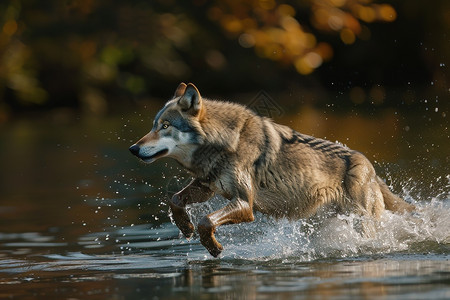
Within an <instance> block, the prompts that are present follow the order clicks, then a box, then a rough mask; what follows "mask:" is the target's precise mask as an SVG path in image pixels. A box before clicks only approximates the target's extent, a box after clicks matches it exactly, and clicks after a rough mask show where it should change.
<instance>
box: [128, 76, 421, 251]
mask: <svg viewBox="0 0 450 300" xmlns="http://www.w3.org/2000/svg"><path fill="white" fill-rule="evenodd" d="M129 150H130V151H131V153H132V154H134V155H135V156H137V157H138V158H139V159H141V160H142V161H143V162H145V163H152V162H154V161H155V160H157V159H160V158H162V157H171V158H174V159H175V160H177V161H178V162H179V163H180V164H181V165H182V166H183V167H184V168H186V169H187V170H188V171H189V172H190V173H191V174H192V176H193V178H194V179H193V180H192V182H190V184H189V185H188V186H186V187H185V188H183V189H182V190H181V191H179V192H177V193H176V194H174V195H173V197H172V198H171V199H170V200H169V206H170V209H171V210H172V215H173V220H174V221H175V224H176V225H177V227H178V228H179V229H180V230H181V232H182V233H183V234H184V236H185V237H186V238H190V237H192V235H193V233H194V230H195V228H194V225H193V224H192V222H191V220H190V218H189V215H188V214H187V212H186V206H187V205H189V204H192V203H199V202H205V201H207V200H208V199H210V198H212V197H213V196H214V195H215V194H217V195H221V196H223V197H225V198H226V199H228V200H229V203H228V204H227V205H226V206H225V207H223V208H222V209H219V210H217V211H214V212H212V213H210V214H209V215H207V216H204V217H202V218H201V219H200V221H199V222H198V224H197V231H198V234H199V237H200V242H201V243H202V245H203V246H204V247H205V248H206V249H207V250H208V251H209V253H210V254H211V255H212V256H214V257H217V256H218V255H219V254H220V253H221V252H222V251H223V247H222V245H221V244H220V243H219V242H218V241H217V240H216V238H215V236H214V233H215V230H216V228H217V227H218V226H220V225H225V224H237V223H241V222H252V221H253V220H254V212H255V211H258V212H261V213H263V214H267V215H269V216H273V217H275V218H288V219H299V218H308V217H311V216H314V215H315V214H316V213H317V212H318V211H319V209H321V208H324V207H332V208H333V209H334V210H336V212H343V213H356V214H358V215H361V216H367V217H370V218H371V219H378V218H379V217H380V215H381V214H382V213H383V211H384V210H385V209H388V210H392V211H397V212H405V211H412V210H413V209H414V206H413V205H411V204H409V203H407V202H406V201H404V200H403V199H401V198H400V197H398V196H396V195H395V194H393V193H392V192H391V191H390V190H389V188H388V186H387V185H386V183H385V182H384V181H383V180H382V179H381V178H380V177H378V176H377V175H376V174H375V170H374V167H373V166H372V164H371V163H370V162H369V160H368V159H367V158H366V157H365V156H364V155H363V154H361V153H359V152H357V151H354V150H351V149H349V148H347V147H345V146H344V145H342V144H339V143H334V142H330V141H327V140H324V139H320V138H316V137H312V136H309V135H305V134H301V133H299V132H297V131H295V130H293V129H291V128H289V127H287V126H284V125H280V124H277V123H275V122H273V121H272V120H271V119H269V118H266V117H263V116H259V115H257V114H256V113H255V112H253V111H252V110H250V109H249V108H247V107H245V106H243V105H240V104H237V103H231V102H223V101H215V100H208V99H206V98H203V97H202V96H201V95H200V92H199V90H198V89H197V87H195V85H193V84H192V83H189V84H187V85H186V84H185V83H181V84H180V85H179V86H178V88H177V89H176V91H175V94H174V96H173V98H172V99H171V100H169V101H168V102H167V103H166V104H165V105H164V107H163V108H162V109H161V110H160V111H159V112H158V113H157V114H156V116H155V119H154V122H153V127H152V129H151V131H150V132H149V133H148V134H146V135H145V136H144V137H142V138H141V139H140V140H139V141H138V142H136V143H135V144H133V145H132V146H131V147H130V148H129Z"/></svg>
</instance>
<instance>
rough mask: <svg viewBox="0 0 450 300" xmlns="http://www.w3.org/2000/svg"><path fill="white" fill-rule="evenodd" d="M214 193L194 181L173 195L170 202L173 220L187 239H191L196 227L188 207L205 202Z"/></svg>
mask: <svg viewBox="0 0 450 300" xmlns="http://www.w3.org/2000/svg"><path fill="white" fill-rule="evenodd" d="M213 194H214V193H213V192H212V191H211V190H210V189H209V188H208V187H206V186H204V185H202V184H201V183H200V182H199V181H198V180H197V179H194V180H193V181H191V183H189V184H188V185H187V186H186V187H185V188H184V189H182V190H181V191H179V192H178V193H176V194H175V195H173V197H172V199H171V200H170V201H169V205H170V209H171V210H172V215H173V220H174V221H175V224H176V225H177V227H178V228H179V229H180V230H181V232H182V233H183V235H184V236H185V237H186V238H191V237H192V234H193V233H194V225H193V224H192V223H191V220H190V219H189V216H188V214H187V212H186V205H187V204H190V203H198V202H205V201H207V200H208V199H209V198H211V197H212V196H213Z"/></svg>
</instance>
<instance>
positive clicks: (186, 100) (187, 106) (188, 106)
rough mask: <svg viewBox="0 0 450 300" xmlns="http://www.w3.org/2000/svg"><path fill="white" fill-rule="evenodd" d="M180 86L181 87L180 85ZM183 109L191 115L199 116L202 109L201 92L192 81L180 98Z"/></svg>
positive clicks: (179, 102) (179, 103)
mask: <svg viewBox="0 0 450 300" xmlns="http://www.w3.org/2000/svg"><path fill="white" fill-rule="evenodd" d="M178 88H179V87H178ZM178 105H180V107H181V110H182V111H184V112H187V113H189V114H191V115H194V116H197V115H198V114H199V112H200V111H201V109H202V106H203V103H202V97H201V96H200V92H199V91H198V89H197V88H196V87H195V85H193V84H192V83H189V84H188V85H187V86H186V87H185V91H184V94H183V96H181V98H180V99H179V100H178Z"/></svg>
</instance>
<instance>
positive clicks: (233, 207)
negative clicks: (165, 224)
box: [198, 198, 254, 257]
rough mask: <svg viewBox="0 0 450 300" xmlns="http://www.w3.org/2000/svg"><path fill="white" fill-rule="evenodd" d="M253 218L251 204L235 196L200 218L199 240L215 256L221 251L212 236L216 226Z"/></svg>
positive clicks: (219, 245) (220, 246) (247, 220)
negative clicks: (227, 202)
mask: <svg viewBox="0 0 450 300" xmlns="http://www.w3.org/2000/svg"><path fill="white" fill-rule="evenodd" d="M253 220H254V217H253V209H252V207H251V204H249V202H247V201H244V200H241V199H239V198H237V199H235V200H233V201H231V203H229V204H228V205H227V206H225V207H224V208H222V209H219V210H218V211H215V212H213V213H211V214H209V215H208V216H205V217H203V218H202V219H201V220H200V222H199V224H198V233H199V235H200V242H201V243H202V245H203V246H205V248H206V249H207V250H208V251H209V253H211V255H212V256H214V257H217V256H218V255H219V254H220V253H221V252H222V250H223V247H222V245H221V244H220V243H219V242H218V241H217V240H216V238H215V236H214V232H215V231H216V227H217V226H220V225H226V224H236V223H242V222H252V221H253Z"/></svg>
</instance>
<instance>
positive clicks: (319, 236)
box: [189, 186, 450, 261]
mask: <svg viewBox="0 0 450 300" xmlns="http://www.w3.org/2000/svg"><path fill="white" fill-rule="evenodd" d="M447 187H448V186H447ZM409 191H410V190H406V191H405V198H406V199H407V200H408V201H410V202H414V204H415V205H416V211H415V212H414V213H412V214H411V213H406V214H397V213H392V212H390V211H386V212H385V213H384V214H383V215H382V216H381V219H380V220H379V222H376V224H375V228H376V232H375V236H372V237H365V236H363V235H361V233H360V232H359V231H358V230H357V229H355V224H358V223H359V222H361V221H362V220H361V217H360V216H357V215H337V216H333V217H319V218H312V219H307V220H298V221H288V220H284V219H282V220H273V219H271V218H268V217H265V216H263V215H261V214H256V220H255V221H254V222H253V223H243V224H237V225H231V226H222V227H219V228H218V229H217V231H216V237H217V239H218V240H219V241H220V242H221V243H222V245H223V246H224V248H225V250H224V252H223V253H222V254H221V257H222V259H249V260H273V259H275V260H276V259H295V261H311V260H316V259H332V258H333V259H334V258H345V257H353V256H360V255H380V254H381V255H382V254H387V253H393V252H401V253H409V254H413V253H420V254H423V253H443V252H444V253H446V252H448V251H449V244H450V230H449V229H450V218H448V216H449V214H450V199H449V197H448V193H446V194H445V196H446V197H444V198H442V196H444V193H443V192H442V191H439V196H440V197H438V198H436V197H435V198H432V200H431V202H425V201H423V202H419V201H414V200H413V199H411V197H410V195H409V194H410V193H409ZM225 204H226V202H225V201H222V200H220V199H219V198H216V199H213V200H212V201H210V202H207V203H205V204H200V205H196V206H194V207H192V208H191V209H190V211H189V213H190V214H191V217H192V220H193V223H194V224H196V223H197V222H198V220H199V219H200V218H201V217H202V216H204V215H206V214H207V213H208V212H211V211H213V210H215V209H218V208H220V207H223V206H224V205H225ZM204 251H205V252H206V250H204ZM194 256H195V255H194ZM196 258H198V257H197V256H196ZM205 258H206V259H210V257H209V256H205Z"/></svg>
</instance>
